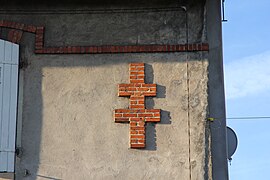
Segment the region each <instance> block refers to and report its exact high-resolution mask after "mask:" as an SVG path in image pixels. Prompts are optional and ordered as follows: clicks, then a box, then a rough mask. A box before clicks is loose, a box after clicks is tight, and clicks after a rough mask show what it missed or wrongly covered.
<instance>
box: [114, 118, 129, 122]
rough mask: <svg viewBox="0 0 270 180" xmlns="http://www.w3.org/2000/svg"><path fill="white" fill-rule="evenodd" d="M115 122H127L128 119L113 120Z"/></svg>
mask: <svg viewBox="0 0 270 180" xmlns="http://www.w3.org/2000/svg"><path fill="white" fill-rule="evenodd" d="M114 121H115V122H129V119H128V118H115V120H114Z"/></svg>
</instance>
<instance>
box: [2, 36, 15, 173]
mask: <svg viewBox="0 0 270 180" xmlns="http://www.w3.org/2000/svg"><path fill="white" fill-rule="evenodd" d="M18 62H19V46H18V45H16V44H13V43H10V42H7V41H3V40H0V172H14V161H15V137H16V120H17V96H18V95H17V94H18Z"/></svg>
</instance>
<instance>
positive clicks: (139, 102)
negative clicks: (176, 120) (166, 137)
mask: <svg viewBox="0 0 270 180" xmlns="http://www.w3.org/2000/svg"><path fill="white" fill-rule="evenodd" d="M129 72H130V76H129V80H130V84H119V85H118V88H119V89H118V96H128V97H130V100H129V109H116V110H115V112H114V120H115V122H116V123H129V124H130V147H131V148H145V123H146V122H160V109H145V97H146V96H156V94H157V85H156V84H145V82H144V77H145V73H144V63H131V64H130V65H129Z"/></svg>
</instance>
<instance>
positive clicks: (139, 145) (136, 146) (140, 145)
mask: <svg viewBox="0 0 270 180" xmlns="http://www.w3.org/2000/svg"><path fill="white" fill-rule="evenodd" d="M130 147H131V148H145V144H130Z"/></svg>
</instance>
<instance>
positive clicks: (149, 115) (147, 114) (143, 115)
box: [138, 113, 153, 117]
mask: <svg viewBox="0 0 270 180" xmlns="http://www.w3.org/2000/svg"><path fill="white" fill-rule="evenodd" d="M138 117H153V114H150V113H143V114H138Z"/></svg>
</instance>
